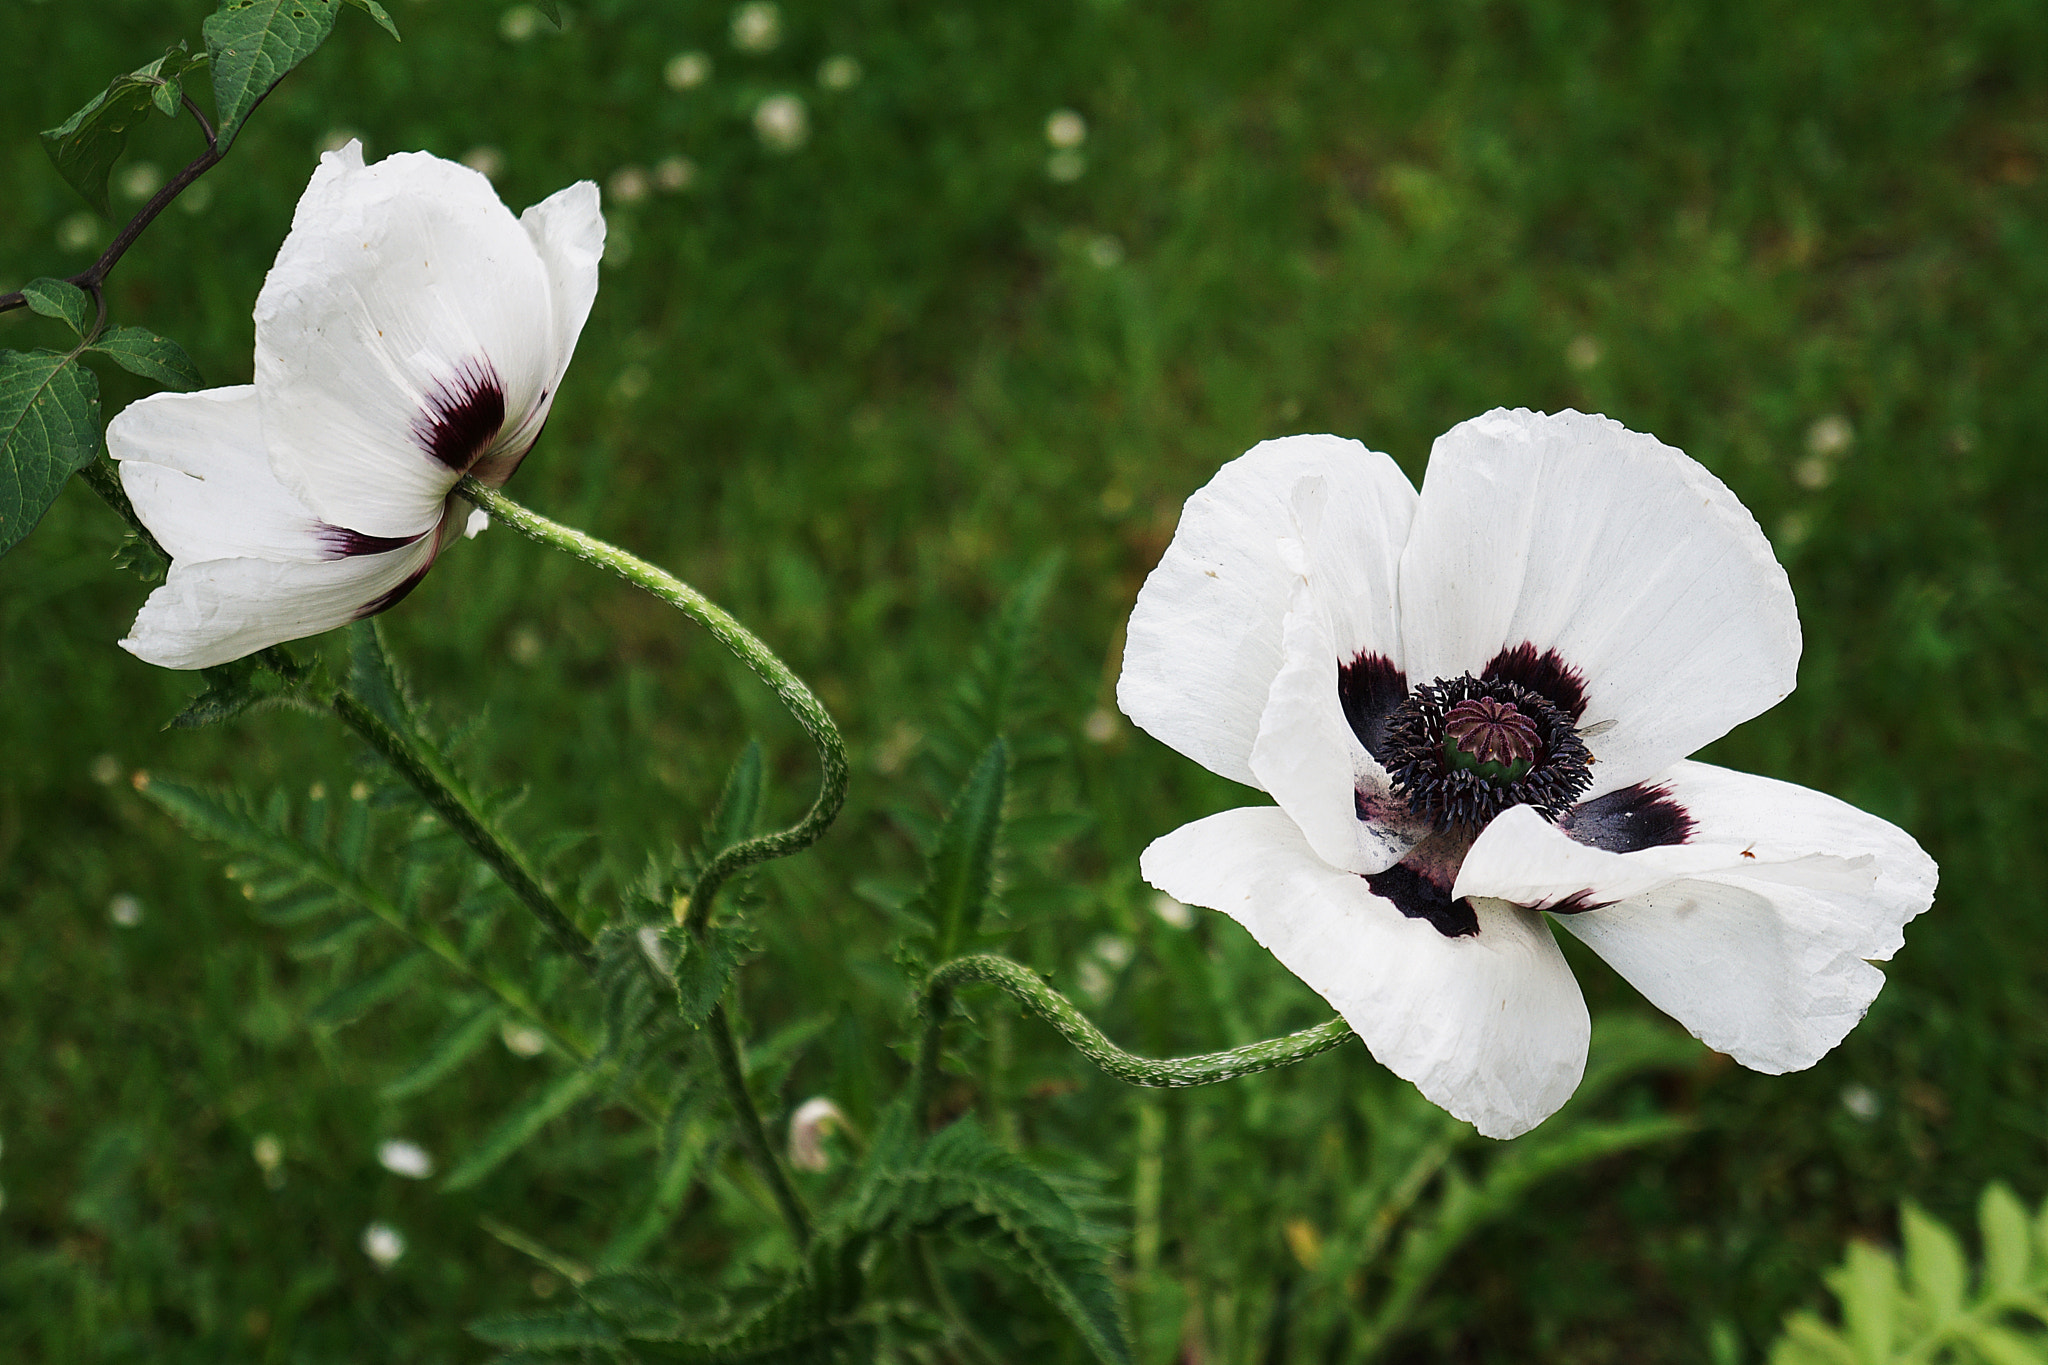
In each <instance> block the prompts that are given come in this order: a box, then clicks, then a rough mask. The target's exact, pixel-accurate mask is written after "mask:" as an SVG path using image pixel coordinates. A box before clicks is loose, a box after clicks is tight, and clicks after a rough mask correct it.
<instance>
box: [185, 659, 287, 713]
mask: <svg viewBox="0 0 2048 1365" xmlns="http://www.w3.org/2000/svg"><path fill="white" fill-rule="evenodd" d="M199 675H200V677H201V678H203V679H204V680H205V682H206V687H205V689H204V690H203V691H201V692H200V693H199V694H198V695H197V696H195V697H193V698H192V700H191V701H189V702H187V703H186V704H185V707H184V709H183V710H181V711H179V712H178V714H177V715H175V716H173V717H172V718H171V726H172V727H173V728H175V729H179V730H197V729H201V728H203V727H205V726H208V725H221V724H225V723H226V722H228V721H231V720H233V719H235V718H236V717H238V716H242V715H246V714H248V713H249V712H251V711H258V710H262V709H264V708H266V707H273V706H289V705H292V704H294V701H295V698H294V691H295V688H296V686H297V682H298V680H297V679H296V678H292V677H288V676H286V675H284V674H282V673H279V672H278V671H276V670H275V669H272V668H270V667H267V666H265V665H263V664H259V663H258V662H257V661H256V660H255V659H253V658H249V659H235V660H233V661H231V662H229V663H224V664H217V665H215V666H214V667H212V668H205V669H201V670H200V674H199Z"/></svg>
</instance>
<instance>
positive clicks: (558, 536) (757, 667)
mask: <svg viewBox="0 0 2048 1365" xmlns="http://www.w3.org/2000/svg"><path fill="white" fill-rule="evenodd" d="M456 489H457V491H458V492H459V493H461V494H462V496H463V497H465V498H468V499H469V500H470V501H471V502H473V503H475V504H476V505H477V506H478V507H481V508H483V510H484V511H486V512H488V513H489V514H490V515H491V516H492V517H493V518H494V519H496V520H498V521H502V522H504V523H505V524H506V525H507V526H510V527H511V528H512V529H513V530H515V531H517V532H519V533H520V534H521V535H523V536H526V537H527V538H528V539H531V540H535V541H538V542H539V543H540V544H542V545H546V546H548V547H550V548H551V549H556V550H563V551H566V552H567V553H569V554H572V555H574V556H575V557H576V558H578V559H580V560H582V561H584V562H585V563H586V564H594V565H596V566H597V567H598V568H600V569H605V570H608V571H609V572H611V573H614V574H617V575H618V576H619V577H620V578H623V579H625V580H626V581H627V582H628V583H631V584H632V585H633V586H635V587H637V588H639V589H641V590H642V591H644V592H646V593H648V594H650V595H651V596H653V597H655V598H656V599H658V600H659V601H662V602H665V603H667V604H668V605H669V606H671V607H674V608H675V609H676V610H677V611H680V612H682V613H683V614H684V615H686V616H688V617H690V618H691V619H692V620H694V621H696V622H697V623H698V624H700V625H702V626H703V627H704V628H705V629H706V630H708V631H710V632H711V634H712V635H713V636H714V637H715V638H716V639H717V640H718V642H719V643H720V644H722V645H724V646H725V647H726V648H727V649H729V650H731V651H732V652H733V653H734V654H736V655H738V656H739V657H740V659H741V660H742V661H743V662H744V663H745V664H746V665H747V667H748V668H750V669H752V670H753V671H754V673H755V675H756V676H758V677H759V678H760V679H761V680H762V681H763V682H765V683H767V684H768V685H769V686H770V687H771V688H773V689H774V690H775V694H776V695H777V696H778V697H780V698H781V699H782V703H783V705H785V706H787V707H788V708H789V710H790V713H791V714H792V715H794V716H795V717H796V719H797V723H798V724H800V725H802V726H803V727H804V731H805V733H807V734H808V735H810V737H811V741H812V743H814V744H816V745H817V746H818V762H819V765H820V766H821V767H822V768H823V770H824V771H823V776H822V778H821V780H820V783H819V787H818V797H817V800H815V801H813V802H812V803H811V808H810V810H809V811H807V812H805V814H804V817H803V819H801V820H799V821H797V822H796V824H794V825H792V826H790V827H789V828H788V829H785V830H778V831H776V832H774V833H772V834H763V835H759V836H757V837H755V838H752V839H744V840H742V841H740V842H739V843H737V844H734V845H733V846H732V847H730V848H728V849H726V850H724V851H723V852H721V853H719V854H718V855H717V856H716V857H714V858H713V859H712V860H711V861H710V863H709V864H707V865H706V866H705V868H704V870H703V871H702V872H700V873H699V874H698V875H697V880H696V883H695V884H694V885H693V886H692V887H691V888H690V903H689V908H688V910H686V911H684V912H683V913H684V920H683V924H684V927H685V928H687V929H688V930H689V931H690V933H691V935H692V936H693V937H695V938H697V939H700V940H701V939H702V938H703V937H704V935H705V933H706V932H707V931H708V930H709V929H710V927H711V916H712V911H713V909H714V908H715V906H716V902H717V898H718V893H719V891H720V889H721V888H723V887H724V885H725V884H726V883H727V882H728V881H730V880H732V878H733V876H734V875H735V874H736V873H739V872H741V871H744V870H745V869H746V868H749V867H752V866H754V865H755V864H757V863H763V862H766V861H768V860H769V859H771V858H783V857H787V856H789V855H790V854H792V853H796V852H799V851H800V850H802V849H806V848H809V847H810V846H811V845H812V844H814V843H816V842H817V841H818V839H819V838H820V837H821V836H822V835H823V834H824V833H825V831H826V829H827V828H829V827H830V826H831V824H832V821H833V820H834V819H835V818H837V816H838V814H839V808H840V806H841V805H843V804H844V803H845V801H846V782H847V777H848V771H849V770H848V765H847V759H846V742H845V741H844V740H842V739H841V738H840V737H839V727H838V726H837V725H835V724H834V723H833V721H832V717H831V715H830V714H829V713H828V712H827V711H826V710H825V707H824V704H823V703H822V702H820V701H819V700H818V698H817V697H816V695H814V694H813V693H812V691H811V689H810V688H808V687H806V686H804V684H803V680H802V679H800V678H798V677H797V676H796V674H794V673H792V672H790V670H789V665H787V664H785V663H783V662H782V660H781V659H779V658H777V657H776V656H775V652H774V651H773V650H771V649H769V648H768V646H766V645H765V644H762V643H761V641H760V639H759V638H757V637H756V636H755V635H754V633H753V632H752V631H750V630H748V629H747V628H746V627H745V626H743V625H741V624H740V623H739V622H738V621H736V620H734V619H733V618H732V617H731V616H730V615H728V614H727V613H726V612H725V611H724V610H723V609H721V608H720V607H719V606H718V605H717V604H715V603H713V602H712V601H711V600H710V599H709V598H707V597H705V596H704V594H703V593H700V592H698V591H697V590H696V589H695V588H693V587H691V586H690V585H689V584H687V583H685V582H683V581H682V580H681V579H679V578H677V577H676V576H675V575H674V574H672V573H669V572H668V571H667V570H666V569H661V568H658V567H656V566H655V565H652V564H649V563H648V562H647V561H646V560H644V559H641V558H639V557H638V556H637V555H632V554H628V553H627V552H626V551H624V550H621V549H620V548H618V547H617V546H616V545H608V544H606V543H605V542H604V541H601V540H599V539H597V538H596V537H595V536H590V535H586V534H584V533H583V532H582V531H579V530H577V529H576V528H575V527H573V526H564V525H562V524H561V523H560V522H558V521H553V520H551V519H549V518H547V517H544V516H542V515H540V514H539V513H538V512H532V511H529V510H527V509H526V508H524V507H522V506H520V505H519V504H518V503H516V502H514V501H512V500H511V499H510V498H508V497H506V496H505V495H504V494H503V493H500V492H499V491H498V490H497V489H495V488H488V487H486V486H484V485H483V484H480V483H478V482H477V481H476V480H475V479H473V478H464V479H463V480H462V482H461V483H460V484H458V485H456ZM705 1028H706V1031H707V1032H708V1033H709V1035H710V1040H711V1047H712V1051H713V1053H714V1054H715V1055H716V1058H717V1062H718V1074H719V1078H720V1080H721V1081H722V1082H723V1083H724V1087H725V1093H726V1100H727V1102H728V1103H729V1104H730V1105H731V1106H732V1110H733V1117H734V1119H735V1122H736V1124H737V1126H738V1128H739V1135H740V1146H741V1148H742V1149H743V1150H744V1151H745V1152H746V1154H747V1157H748V1159H749V1160H750V1161H751V1162H752V1163H753V1165H754V1168H755V1170H756V1171H757V1172H758V1173H759V1174H760V1176H761V1179H762V1180H763V1181H764V1182H765V1183H766V1184H767V1186H768V1189H769V1192H770V1193H771V1194H772V1195H773V1196H774V1198H775V1203H776V1207H777V1208H779V1209H780V1210H781V1212H782V1218H783V1221H784V1222H785V1223H787V1224H788V1225H789V1231H790V1235H791V1236H792V1237H793V1238H795V1240H796V1244H797V1245H798V1246H799V1247H803V1246H808V1245H809V1244H810V1240H811V1226H810V1217H809V1215H808V1214H807V1213H806V1212H805V1210H804V1205H803V1201H802V1199H800V1198H799V1197H798V1196H797V1192H796V1189H795V1187H794V1186H792V1185H791V1184H790V1183H789V1177H788V1175H787V1173H785V1172H784V1171H783V1169H782V1163H781V1162H780V1161H779V1160H778V1159H777V1158H776V1155H775V1149H774V1147H773V1146H772V1145H771V1144H770V1143H769V1141H768V1134H767V1130H766V1129H765V1128H764V1127H763V1126H762V1123H761V1112H760V1110H759V1109H758V1108H756V1107H755V1105H754V1097H753V1095H752V1094H751V1093H750V1092H749V1091H748V1089H747V1077H746V1068H745V1067H744V1066H743V1065H742V1063H741V1061H740V1044H739V1037H738V1035H737V1033H736V1032H735V1031H734V1029H733V1023H732V1015H731V1013H730V1012H729V1011H728V1010H727V1009H726V1007H725V1005H724V1004H723V1003H720V1004H719V1005H718V1007H717V1008H715V1009H713V1010H712V1012H711V1017H710V1018H709V1019H708V1020H706V1021H705Z"/></svg>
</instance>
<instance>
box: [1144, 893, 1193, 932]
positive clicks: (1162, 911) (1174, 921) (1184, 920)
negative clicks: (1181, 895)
mask: <svg viewBox="0 0 2048 1365" xmlns="http://www.w3.org/2000/svg"><path fill="white" fill-rule="evenodd" d="M1152 913H1153V914H1155V915H1157V916H1159V918H1161V919H1163V920H1165V921H1166V922H1167V923H1168V924H1170V925H1172V926H1173V927H1174V928H1176V929H1192V928H1194V926H1195V912H1194V911H1193V910H1191V909H1189V908H1188V907H1187V906H1186V905H1183V904H1182V903H1181V902H1179V901H1177V900H1175V899H1174V898H1173V897H1171V896H1169V895H1167V894H1166V893H1165V892H1164V891H1161V892H1160V893H1159V894H1158V895H1156V896H1154V897H1153V898H1152Z"/></svg>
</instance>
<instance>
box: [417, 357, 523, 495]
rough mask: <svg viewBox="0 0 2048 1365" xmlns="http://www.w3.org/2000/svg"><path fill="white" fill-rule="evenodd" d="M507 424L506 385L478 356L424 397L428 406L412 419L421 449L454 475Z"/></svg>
mask: <svg viewBox="0 0 2048 1365" xmlns="http://www.w3.org/2000/svg"><path fill="white" fill-rule="evenodd" d="M504 425H505V385H504V382H503V381H502V380H500V379H499V378H498V371H497V370H496V369H495V368H494V367H493V366H492V365H491V362H490V361H489V360H486V359H483V358H482V357H476V358H472V359H469V360H465V361H463V362H462V363H461V364H460V365H457V366H456V367H455V373H454V374H453V375H451V376H449V377H448V378H447V379H444V380H442V381H441V382H440V383H439V384H437V385H436V386H435V388H434V391H433V392H432V393H430V394H428V395H427V406H426V410H425V411H424V412H421V413H419V414H418V415H416V416H415V417H414V418H413V421H412V438H413V440H415V441H417V442H418V443H419V446H420V449H422V450H424V451H426V452H427V454H429V455H431V456H433V457H434V458H435V459H436V460H439V461H440V462H441V463H442V464H444V465H446V466H448V468H450V469H452V470H455V471H456V472H457V473H465V472H467V471H468V469H469V467H470V466H471V465H472V464H474V463H476V458H477V456H479V455H481V454H483V453H484V451H485V450H487V449H488V448H489V447H490V444H491V442H492V441H493V440H495V439H496V438H497V435H498V432H499V431H500V430H501V429H502V428H503V427H504Z"/></svg>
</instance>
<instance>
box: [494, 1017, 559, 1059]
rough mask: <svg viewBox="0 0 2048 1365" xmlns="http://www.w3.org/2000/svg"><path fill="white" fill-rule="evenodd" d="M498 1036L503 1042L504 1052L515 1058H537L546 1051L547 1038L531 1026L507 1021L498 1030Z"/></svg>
mask: <svg viewBox="0 0 2048 1365" xmlns="http://www.w3.org/2000/svg"><path fill="white" fill-rule="evenodd" d="M498 1036H499V1037H500V1038H502V1039H503V1040H504V1042H505V1050H506V1051H507V1052H510V1053H511V1054H512V1055H513V1056H515V1057H538V1056H540V1054H541V1053H543V1052H546V1051H547V1050H548V1036H547V1035H546V1034H545V1033H542V1032H541V1031H540V1030H539V1029H537V1028H535V1027H533V1025H531V1024H515V1023H513V1022H511V1021H510V1020H509V1019H508V1020H507V1021H506V1022H505V1024H504V1025H503V1026H502V1027H501V1028H499V1030H498Z"/></svg>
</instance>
